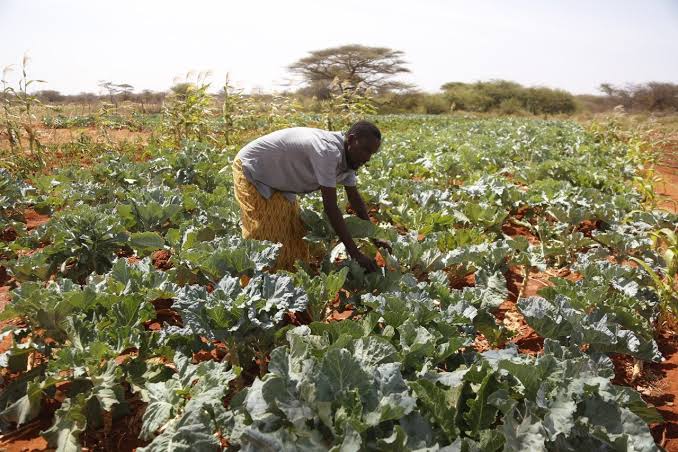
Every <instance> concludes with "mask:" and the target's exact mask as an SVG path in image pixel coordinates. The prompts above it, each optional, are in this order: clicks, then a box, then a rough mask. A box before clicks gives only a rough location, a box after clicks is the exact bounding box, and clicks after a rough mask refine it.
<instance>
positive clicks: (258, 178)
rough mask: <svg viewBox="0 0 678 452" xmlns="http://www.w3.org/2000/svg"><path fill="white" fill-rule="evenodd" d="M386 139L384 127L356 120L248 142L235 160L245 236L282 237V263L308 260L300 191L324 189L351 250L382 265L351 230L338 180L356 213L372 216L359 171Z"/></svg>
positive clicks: (369, 263)
mask: <svg viewBox="0 0 678 452" xmlns="http://www.w3.org/2000/svg"><path fill="white" fill-rule="evenodd" d="M380 144H381V132H380V131H379V129H378V128H377V126H375V125H374V124H372V123H371V122H368V121H359V122H357V123H355V124H353V125H352V126H351V128H350V129H349V130H348V132H347V133H346V134H343V133H342V132H328V131H325V130H321V129H313V128H309V127H293V128H289V129H282V130H278V131H276V132H273V133H270V134H268V135H265V136H262V137H260V138H257V139H256V140H254V141H252V142H251V143H249V144H247V145H246V146H245V147H244V148H242V149H241V150H240V152H238V154H237V155H236V158H235V160H234V162H233V183H234V185H235V197H236V199H237V200H238V204H240V215H241V219H242V232H243V237H244V238H246V239H257V240H269V241H272V242H280V243H282V245H283V246H282V249H281V254H280V255H279V256H278V260H277V262H276V267H277V268H285V269H290V268H291V267H292V265H293V264H294V261H295V260H297V259H300V260H303V261H306V260H308V245H307V244H306V242H305V241H304V240H303V237H304V235H305V234H306V230H305V227H304V224H303V222H302V220H301V217H300V215H299V212H300V210H299V204H298V203H297V200H296V195H298V194H303V193H310V192H313V191H316V190H320V192H321V194H322V198H323V207H324V209H325V213H326V214H327V217H328V218H329V220H330V224H331V225H332V227H333V228H334V230H335V232H336V233H337V235H338V236H339V239H340V240H341V241H342V242H343V244H344V246H345V247H346V251H347V252H348V254H349V255H350V256H351V258H353V259H355V260H356V261H358V263H359V264H360V265H362V266H363V267H364V268H365V269H366V270H368V271H374V270H376V268H377V267H376V264H375V262H374V261H373V260H372V259H371V258H369V257H367V256H366V255H364V254H363V253H361V252H360V250H359V249H358V247H357V246H356V244H355V242H354V241H353V239H352V238H351V236H350V235H349V232H348V229H347V227H346V223H345V222H344V218H343V216H342V213H341V210H340V209H339V206H338V205H337V184H340V185H343V186H344V189H345V190H346V195H347V197H348V201H349V203H350V204H351V207H352V208H353V210H354V211H355V212H356V215H357V216H358V217H360V218H362V219H364V220H368V221H369V217H368V215H367V208H366V207H365V202H364V201H363V199H362V197H361V196H360V193H359V192H358V189H357V186H356V185H357V180H356V175H355V171H356V170H357V169H359V168H360V167H361V166H362V165H364V164H365V163H367V162H368V161H369V160H370V158H371V157H372V155H374V154H375V153H376V152H377V151H378V150H379V146H380Z"/></svg>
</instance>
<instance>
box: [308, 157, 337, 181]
mask: <svg viewBox="0 0 678 452" xmlns="http://www.w3.org/2000/svg"><path fill="white" fill-rule="evenodd" d="M338 164H339V158H338V157H337V155H336V154H334V153H332V152H328V150H326V149H323V150H319V151H317V152H314V153H313V154H312V156H311V165H312V166H313V173H314V174H315V178H316V180H317V181H318V184H319V185H320V186H322V187H336V186H337V166H338Z"/></svg>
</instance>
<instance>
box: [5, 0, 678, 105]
mask: <svg viewBox="0 0 678 452" xmlns="http://www.w3.org/2000/svg"><path fill="white" fill-rule="evenodd" d="M352 43H356V44H363V45H370V46H386V47H391V48H394V49H398V50H402V51H404V52H405V58H406V60H407V61H408V62H409V63H410V64H409V68H410V69H411V70H412V74H411V75H409V76H407V77H406V78H404V80H406V81H409V82H411V83H415V84H416V85H417V86H418V87H419V88H421V89H423V90H426V91H437V90H438V89H439V88H440V85H442V84H443V83H445V82H449V81H462V82H473V81H476V80H488V79H497V78H501V79H508V80H514V81H517V82H519V83H522V84H524V85H528V86H533V85H541V86H550V87H557V88H564V89H567V90H569V91H571V92H573V93H577V94H579V93H596V92H597V87H598V86H599V85H600V83H603V82H610V83H613V84H625V83H642V82H647V81H651V80H656V81H668V82H674V83H676V82H678V0H637V1H630V0H541V1H537V0H494V1H489V0H487V1H481V0H473V1H472V0H468V1H466V0H463V1H462V0H460V1H453V0H447V1H445V0H418V1H413V0H343V1H339V2H328V1H322V0H314V1H313V0H288V1H285V0H246V1H232V0H222V1H217V0H191V1H178V0H115V1H112V0H61V1H57V0H53V1H50V0H0V68H2V67H4V66H6V65H9V64H16V65H17V67H18V64H19V63H20V62H21V58H22V56H23V55H24V53H25V52H26V51H28V53H29V55H30V57H31V63H30V66H29V75H30V76H31V77H32V78H36V79H44V80H46V81H47V82H48V83H46V84H44V85H41V88H43V89H55V90H59V91H61V92H63V93H69V94H72V93H78V92H81V91H90V92H97V91H98V87H97V82H98V81H99V80H111V81H113V82H117V83H129V84H131V85H133V86H134V87H135V88H136V89H137V90H141V89H144V88H148V89H154V90H166V89H168V88H169V87H170V86H171V85H172V84H173V81H174V80H175V78H176V77H182V78H183V77H184V76H185V74H186V73H187V72H189V71H194V72H200V71H207V70H209V71H211V73H212V75H211V77H210V78H209V81H211V82H212V85H213V87H214V89H215V90H216V89H218V88H219V87H220V86H221V85H222V84H223V81H224V78H225V75H226V73H227V72H229V73H230V74H231V79H232V80H234V81H235V82H236V83H237V84H238V85H239V86H240V87H242V88H245V89H247V90H249V89H252V88H261V89H264V90H267V91H270V90H278V89H281V87H282V86H283V84H284V82H285V80H286V79H288V78H289V74H288V73H287V71H286V69H285V67H286V66H287V65H288V64H290V63H292V62H294V61H295V60H297V59H299V58H301V57H303V56H305V55H306V53H307V52H308V51H310V50H317V49H322V48H326V47H332V46H338V45H343V44H352ZM17 74H18V71H15V72H14V74H13V77H11V78H15V77H16V75H17Z"/></svg>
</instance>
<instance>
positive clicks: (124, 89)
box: [99, 80, 134, 111]
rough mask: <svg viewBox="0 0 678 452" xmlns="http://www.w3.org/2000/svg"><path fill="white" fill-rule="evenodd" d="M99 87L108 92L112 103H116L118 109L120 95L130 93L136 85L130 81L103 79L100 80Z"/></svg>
mask: <svg viewBox="0 0 678 452" xmlns="http://www.w3.org/2000/svg"><path fill="white" fill-rule="evenodd" d="M99 87H100V88H101V89H102V90H104V91H106V92H107V93H108V98H109V100H110V102H111V104H113V105H115V110H116V111H117V110H118V97H119V96H120V95H121V94H123V95H129V94H130V93H131V92H132V91H133V90H134V87H133V86H132V85H130V84H128V83H113V82H111V81H106V80H101V81H99Z"/></svg>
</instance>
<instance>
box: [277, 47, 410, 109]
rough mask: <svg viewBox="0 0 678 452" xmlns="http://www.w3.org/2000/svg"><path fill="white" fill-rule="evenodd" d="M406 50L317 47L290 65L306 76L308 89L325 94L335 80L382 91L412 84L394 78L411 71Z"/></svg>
mask: <svg viewBox="0 0 678 452" xmlns="http://www.w3.org/2000/svg"><path fill="white" fill-rule="evenodd" d="M403 56H404V52H402V51H400V50H394V49H390V48H388V47H368V46H362V45H358V44H350V45H344V46H340V47H332V48H328V49H322V50H314V51H312V52H309V55H308V56H306V57H304V58H301V59H300V60H298V61H296V62H294V63H292V64H291V65H289V66H288V69H289V70H290V71H291V72H292V73H294V74H296V75H299V76H301V77H302V78H303V80H304V82H305V83H306V86H307V88H310V89H311V90H313V91H315V94H319V95H321V96H322V95H323V91H326V90H327V88H328V86H329V85H330V84H331V83H332V81H333V80H335V79H339V80H341V81H342V82H349V83H350V84H351V85H353V86H357V85H358V84H361V83H362V84H363V85H364V86H366V87H370V88H373V89H375V90H377V91H379V92H385V91H390V90H397V89H403V88H407V87H409V85H407V84H406V83H403V82H401V81H398V80H394V77H395V76H397V75H399V74H403V73H408V72H410V70H409V69H408V68H407V67H406V66H405V65H406V64H407V62H406V61H405V60H404V59H403Z"/></svg>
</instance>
